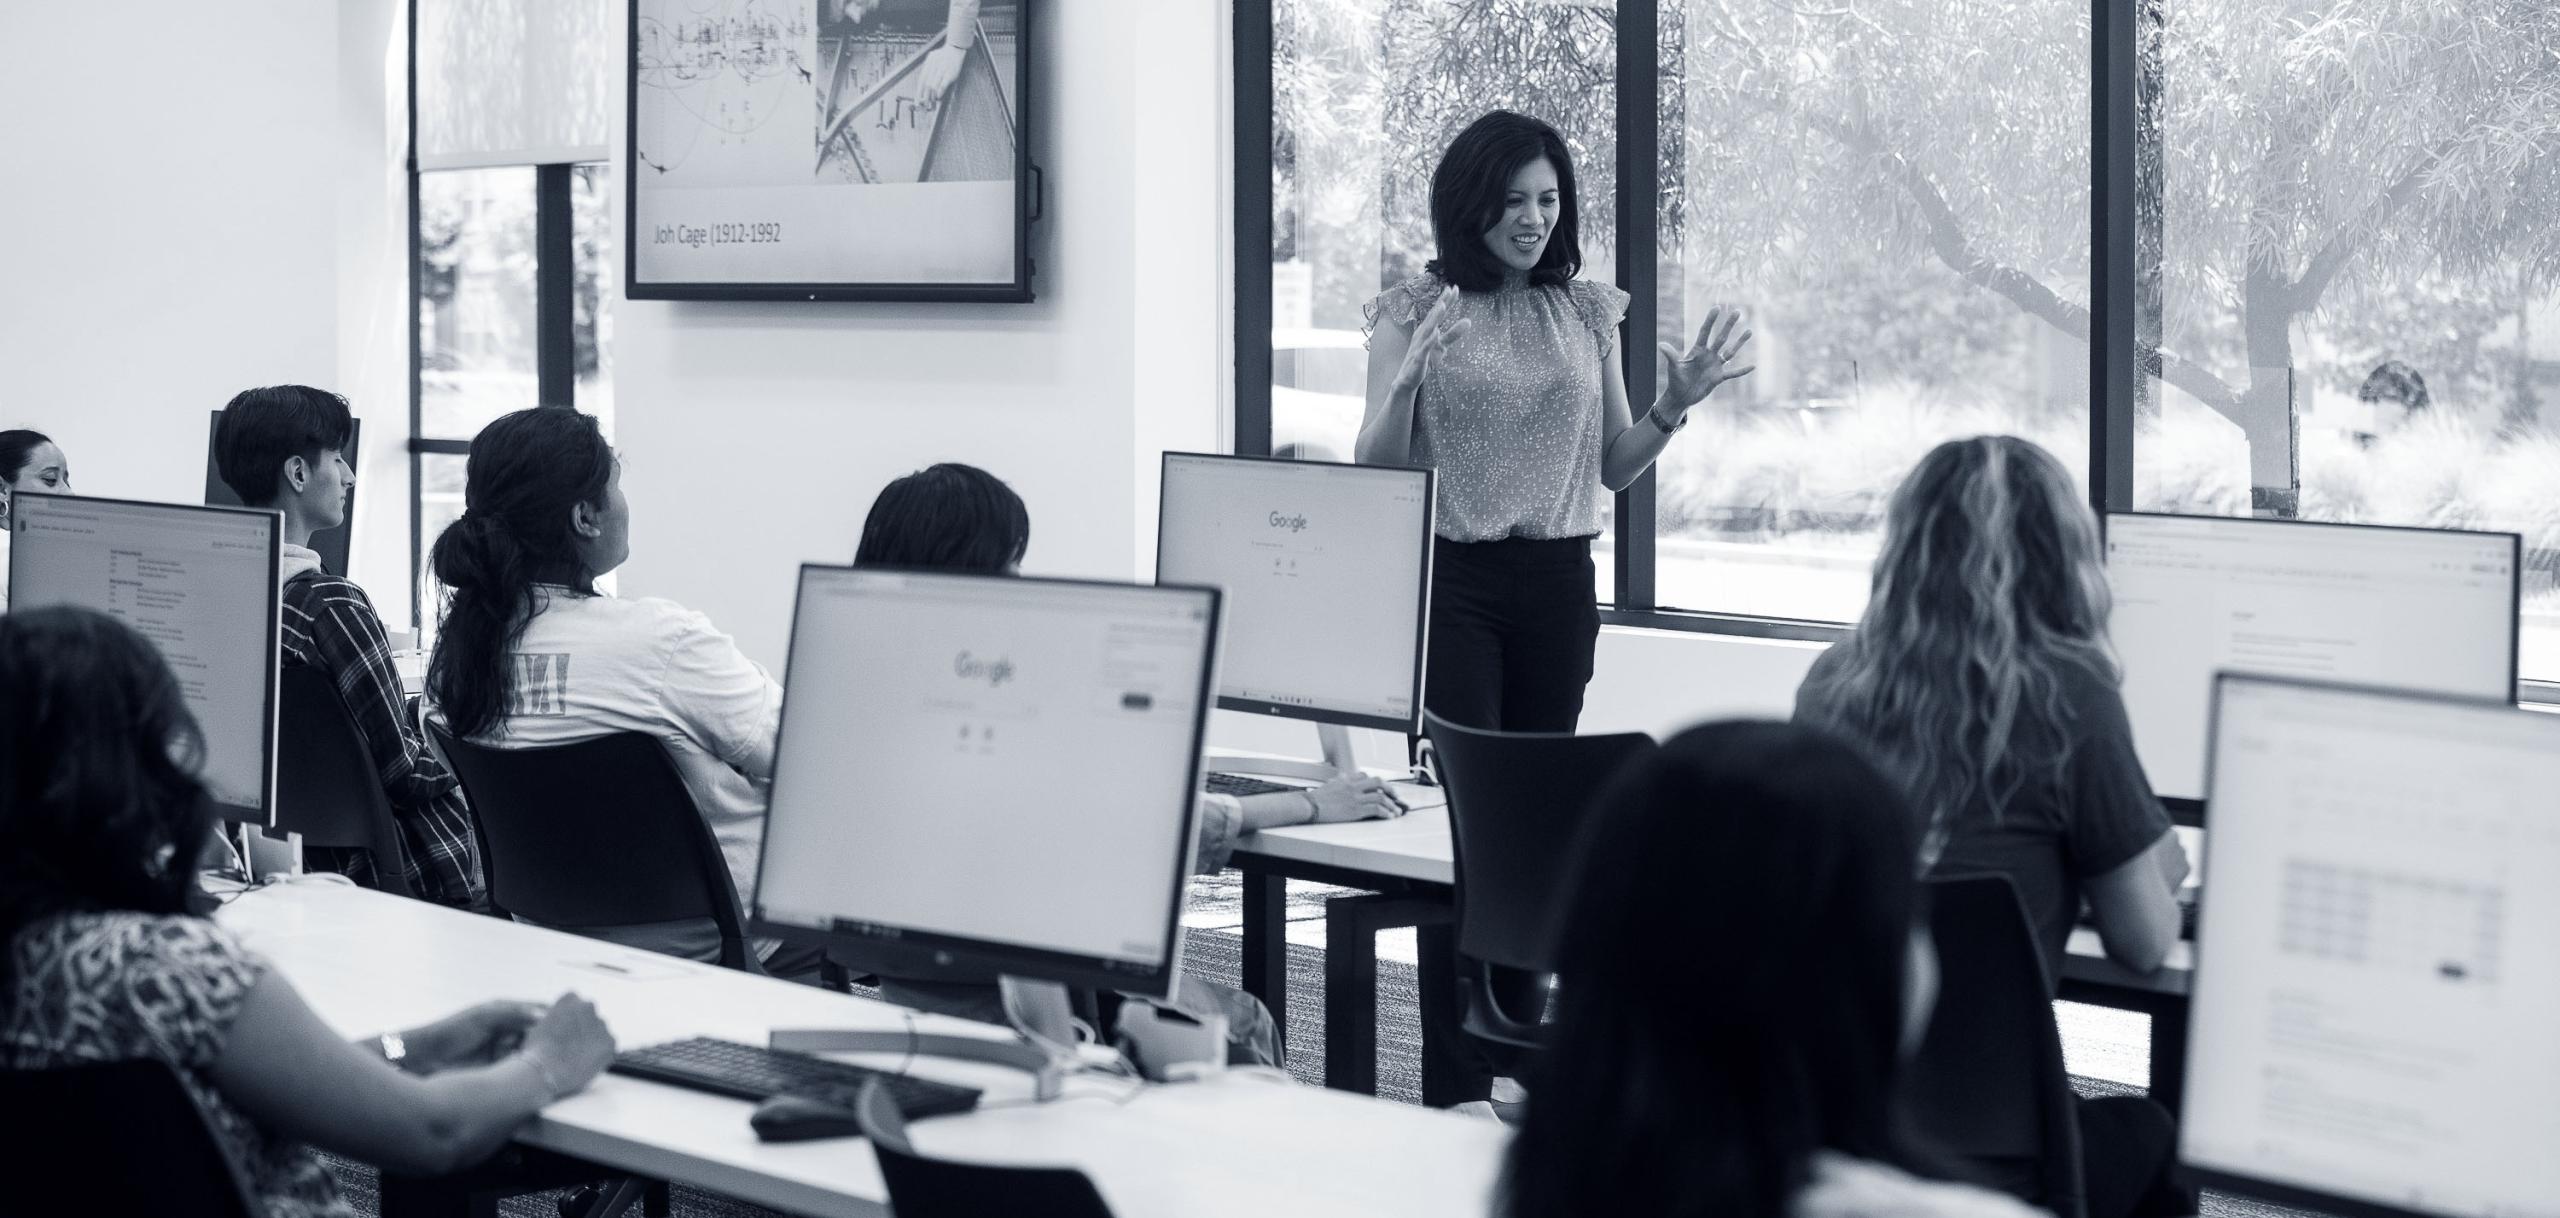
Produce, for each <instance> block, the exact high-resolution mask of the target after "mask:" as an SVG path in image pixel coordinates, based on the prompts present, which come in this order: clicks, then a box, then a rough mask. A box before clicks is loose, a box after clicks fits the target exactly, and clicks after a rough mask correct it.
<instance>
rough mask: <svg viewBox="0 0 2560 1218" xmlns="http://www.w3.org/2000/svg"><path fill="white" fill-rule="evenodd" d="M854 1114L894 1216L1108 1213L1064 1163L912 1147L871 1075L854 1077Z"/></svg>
mask: <svg viewBox="0 0 2560 1218" xmlns="http://www.w3.org/2000/svg"><path fill="white" fill-rule="evenodd" d="M854 1117H855V1119H857V1120H858V1121H860V1122H861V1124H862V1136H864V1137H866V1138H869V1139H871V1153H872V1154H873V1155H874V1156H876V1157H877V1158H878V1159H879V1160H880V1177H881V1179H882V1180H884V1181H886V1182H887V1183H888V1185H889V1208H890V1209H892V1210H894V1211H896V1212H897V1215H898V1218H992V1216H994V1215H1001V1214H1023V1215H1034V1214H1036V1215H1039V1216H1040V1218H1111V1206H1110V1205H1109V1204H1107V1203H1105V1202H1104V1201H1103V1199H1102V1193H1101V1192H1100V1191H1099V1190H1097V1189H1095V1188H1094V1187H1093V1181H1092V1180H1090V1179H1087V1178H1086V1176H1085V1174H1084V1173H1083V1172H1080V1171H1077V1170H1076V1169H1074V1168H1072V1167H999V1166H994V1165H990V1164H981V1163H954V1162H952V1161H950V1160H947V1159H928V1158H926V1157H924V1156H923V1155H920V1154H917V1153H916V1151H915V1144H914V1143H913V1142H912V1141H911V1140H910V1139H909V1138H908V1137H907V1121H906V1118H905V1117H904V1116H903V1115H901V1114H900V1113H899V1112H898V1104H897V1101H896V1100H895V1099H893V1098H891V1097H890V1095H889V1090H888V1088H886V1087H883V1086H881V1085H880V1084H879V1083H877V1082H870V1083H864V1084H863V1085H862V1094H861V1096H860V1097H859V1098H857V1099H856V1100H855V1101H854Z"/></svg>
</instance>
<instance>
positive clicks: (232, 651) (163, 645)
mask: <svg viewBox="0 0 2560 1218" xmlns="http://www.w3.org/2000/svg"><path fill="white" fill-rule="evenodd" d="M15 516H16V531H15V532H14V533H13V534H12V536H11V545H10V551H11V561H12V563H13V569H14V570H15V572H16V574H15V576H14V579H13V582H12V590H11V605H10V607H11V608H12V609H19V610H24V609H33V608H36V607H38V606H40V605H81V606H85V607H87V608H91V609H97V610H101V611H103V612H105V613H108V614H110V615H112V616H114V617H115V618H117V619H119V620H121V621H122V622H124V623H125V624H126V625H128V626H131V627H133V628H134V629H135V630H136V631H139V632H140V633H141V634H142V636H143V637H144V638H147V639H150V640H151V641H152V643H153V644H155V645H157V646H158V647H159V649H160V655H161V657H162V658H163V659H166V660H167V661H168V662H169V668H170V670H171V671H172V672H174V673H175V674H177V678H178V688H179V690H180V692H181V693H183V694H184V695H185V697H186V702H187V710H188V711H190V712H191V713H193V714H194V715H195V719H196V724H197V726H198V727H199V728H201V729H202V730H203V732H204V744H205V759H204V773H203V778H204V783H205V786H206V788H207V790H208V792H209V793H210V794H211V795H212V796H213V799H214V802H216V803H219V804H222V805H224V806H225V807H227V808H233V809H254V808H257V807H259V806H260V805H261V804H263V803H264V802H265V794H266V777H267V773H268V765H267V756H266V754H267V740H268V732H269V726H270V724H271V723H272V721H273V717H274V710H273V707H272V703H271V701H270V695H271V694H272V692H273V684H272V677H273V675H274V671H275V664H276V659H275V644H274V639H275V630H276V603H277V602H276V597H277V592H276V584H275V580H276V568H275V551H276V540H275V536H276V518H275V517H274V516H273V515H270V514H268V513H263V512H241V511H217V510H209V509H205V508H198V507H184V506H178V505H173V504H151V503H118V502H114V501H109V500H98V499H74V498H68V497H57V496H49V495H48V496H35V495H29V496H25V497H24V498H23V499H22V500H21V502H20V503H19V504H18V505H16V513H15Z"/></svg>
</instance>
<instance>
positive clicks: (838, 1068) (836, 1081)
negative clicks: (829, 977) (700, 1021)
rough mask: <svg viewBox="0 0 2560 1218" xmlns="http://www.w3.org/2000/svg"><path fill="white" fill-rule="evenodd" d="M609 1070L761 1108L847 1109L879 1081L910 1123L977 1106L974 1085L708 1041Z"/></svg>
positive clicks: (616, 1062)
mask: <svg viewBox="0 0 2560 1218" xmlns="http://www.w3.org/2000/svg"><path fill="white" fill-rule="evenodd" d="M612 1069H613V1072H614V1073H616V1074H627V1075H630V1076H631V1077H633V1078H645V1079H648V1080H649V1081H651V1082H653V1083H666V1084H669V1085H671V1086H676V1087H684V1088H688V1089H690V1090H694V1091H708V1092H710V1093H711V1094H713V1095H726V1096H730V1097H733V1098H736V1099H742V1100H756V1101H759V1102H761V1101H763V1100H768V1099H771V1098H773V1097H774V1096H777V1095H790V1096H799V1097H802V1098H806V1099H813V1100H818V1101H820V1102H822V1103H828V1104H833V1105H835V1106H837V1107H839V1108H851V1107H853V1106H854V1101H855V1099H857V1098H858V1097H860V1096H861V1094H862V1085H863V1084H864V1083H867V1082H870V1081H872V1080H874V1079H877V1080H879V1082H880V1085H881V1086H883V1087H886V1088H888V1089H889V1097H890V1098H891V1099H893V1100H895V1101H896V1102H897V1105H898V1111H899V1112H901V1113H904V1114H905V1115H906V1117H907V1119H909V1120H918V1119H921V1118H924V1117H929V1116H942V1115H944V1114H946V1113H953V1112H967V1111H968V1110H970V1109H972V1108H975V1107H977V1106H978V1092H977V1089H976V1088H973V1087H955V1086H952V1085H951V1084H949V1083H937V1082H934V1081H933V1080H931V1079H922V1078H917V1077H915V1076H913V1075H909V1074H891V1073H889V1072H888V1071H886V1070H872V1069H867V1068H865V1067H862V1066H854V1065H847V1064H846V1063H844V1062H838V1061H829V1060H827V1059H826V1058H823V1057H812V1056H810V1055H809V1054H806V1053H786V1052H782V1051H779V1050H775V1049H759V1048H757V1047H755V1046H754V1045H742V1044H739V1043H737V1042H736V1041H730V1040H713V1039H711V1038H710V1037H707V1036H697V1037H694V1038H693V1039H691V1040H679V1041H674V1042H671V1043H668V1044H663V1045H650V1046H647V1047H646V1048H640V1049H632V1050H629V1051H627V1052H624V1053H620V1054H617V1055H615V1057H614V1059H613V1067H612Z"/></svg>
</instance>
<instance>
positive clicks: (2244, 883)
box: [2180, 675, 2560, 1218]
mask: <svg viewBox="0 0 2560 1218" xmlns="http://www.w3.org/2000/svg"><path fill="white" fill-rule="evenodd" d="M2217 688H2218V695H2217V697H2216V700H2215V708H2214V713H2213V729H2212V741H2213V743H2212V758H2211V768H2212V785H2211V790H2212V800H2213V818H2214V823H2213V831H2212V832H2211V833H2210V834H2208V835H2207V840H2206V850H2207V856H2208V863H2209V874H2210V875H2211V876H2212V879H2211V880H2210V883H2211V885H2212V887H2213V895H2212V901H2211V904H2210V906H2209V907H2208V909H2207V911H2206V916H2205V917H2204V919H2203V922H2202V925H2201V926H2200V927H2199V930H2200V936H2201V937H2200V941H2199V942H2198V943H2197V945H2196V970H2197V971H2196V976H2195V979H2194V988H2193V994H2192V1001H2191V1005H2190V1013H2189V1017H2188V1038H2189V1052H2188V1055H2187V1069H2186V1110H2185V1113H2184V1115H2183V1117H2182V1118H2181V1121H2180V1155H2181V1157H2182V1158H2183V1159H2184V1161H2185V1162H2186V1163H2187V1164H2188V1165H2189V1166H2191V1167H2192V1168H2194V1169H2195V1170H2196V1171H2197V1173H2198V1175H2199V1176H2200V1178H2201V1179H2202V1181H2203V1183H2205V1184H2206V1185H2207V1186H2209V1187H2214V1188H2218V1189H2224V1190H2227V1191H2231V1192H2235V1193H2247V1194H2251V1195H2255V1196H2260V1197H2264V1198H2267V1199H2269V1200H2273V1201H2277V1202H2281V1203H2284V1204H2288V1205H2295V1206H2300V1207H2303V1208H2308V1209H2313V1210H2319V1211H2325V1212H2328V1213H2332V1214H2367V1215H2417V1214H2425V1215H2441V1216H2444V1218H2528V1216H2532V1215H2543V1216H2546V1218H2549V1216H2554V1215H2560V1156H2555V1155H2554V1154H2553V1153H2552V1147H2553V1145H2554V1143H2555V1141H2560V1088H2555V1087H2554V1086H2553V1085H2552V1083H2553V1080H2555V1079H2560V1037H2555V1036H2553V1035H2552V1029H2553V1028H2554V1027H2555V1026H2560V968H2554V967H2553V966H2552V962H2553V961H2555V960H2560V886H2555V885H2554V884H2553V883H2552V882H2551V877H2552V876H2553V875H2555V874H2560V796H2555V792H2560V715H2549V714H2542V713H2539V712H2535V711H2527V710H2518V709H2515V708H2513V707H2502V706H2497V705H2494V704H2489V703H2482V702H2475V701H2470V700H2466V699H2460V698H2450V697H2445V696H2442V695H2431V694H2416V693H2409V692H2404V691H2387V690H2376V689H2371V688H2359V687H2349V686H2337V685H2324V684H2319V683H2312V682H2303V681H2293V680H2285V679H2281V678H2264V677H2244V676H2237V675H2228V676H2224V677H2223V678H2221V680H2220V681H2219V682H2218V684H2217Z"/></svg>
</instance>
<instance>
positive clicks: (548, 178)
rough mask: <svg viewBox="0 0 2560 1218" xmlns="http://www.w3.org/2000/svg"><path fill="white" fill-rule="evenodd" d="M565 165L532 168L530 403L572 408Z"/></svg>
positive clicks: (574, 297) (573, 263) (570, 241)
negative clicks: (533, 388) (533, 389)
mask: <svg viewBox="0 0 2560 1218" xmlns="http://www.w3.org/2000/svg"><path fill="white" fill-rule="evenodd" d="M572 171H573V167H572V166H569V165H537V166H535V167H534V170H533V283H534V288H533V296H534V308H533V314H534V327H533V330H534V348H535V354H534V383H535V385H536V393H535V397H534V401H535V402H536V404H538V405H543V406H574V405H576V404H577V393H578V341H577V333H576V330H577V324H578V315H577V310H578V290H577V289H578V246H577V239H576V234H575V232H574V219H573V217H572V215H571V208H570V203H569V191H570V184H569V175H570V173H571V172H572Z"/></svg>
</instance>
